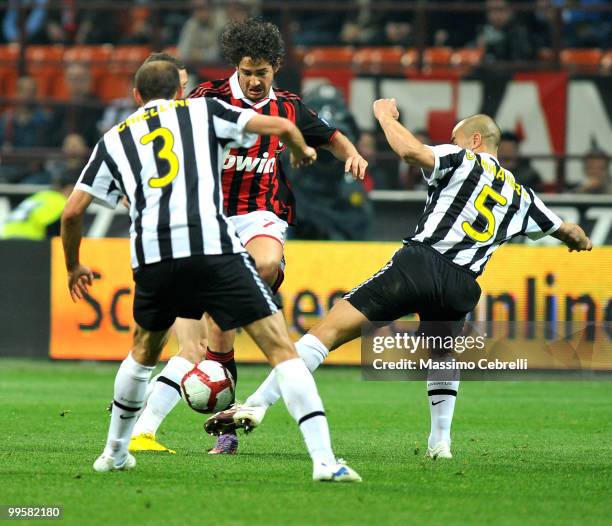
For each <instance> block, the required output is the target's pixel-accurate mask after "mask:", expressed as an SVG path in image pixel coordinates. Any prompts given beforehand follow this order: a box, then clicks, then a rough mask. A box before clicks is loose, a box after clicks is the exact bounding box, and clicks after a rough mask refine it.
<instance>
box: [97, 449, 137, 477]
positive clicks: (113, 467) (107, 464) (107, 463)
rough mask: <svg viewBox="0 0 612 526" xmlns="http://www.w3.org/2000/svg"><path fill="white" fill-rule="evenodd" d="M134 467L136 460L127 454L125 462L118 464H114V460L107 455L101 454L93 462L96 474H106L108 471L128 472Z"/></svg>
mask: <svg viewBox="0 0 612 526" xmlns="http://www.w3.org/2000/svg"><path fill="white" fill-rule="evenodd" d="M135 467H136V459H135V458H134V456H133V455H130V454H129V453H128V454H127V456H126V457H125V460H124V461H123V462H121V463H120V464H115V459H114V458H113V457H111V456H109V455H105V454H104V453H102V454H101V455H100V456H99V457H98V458H97V459H96V461H95V462H94V464H93V468H94V471H97V472H98V473H106V472H108V471H128V470H130V469H134V468H135Z"/></svg>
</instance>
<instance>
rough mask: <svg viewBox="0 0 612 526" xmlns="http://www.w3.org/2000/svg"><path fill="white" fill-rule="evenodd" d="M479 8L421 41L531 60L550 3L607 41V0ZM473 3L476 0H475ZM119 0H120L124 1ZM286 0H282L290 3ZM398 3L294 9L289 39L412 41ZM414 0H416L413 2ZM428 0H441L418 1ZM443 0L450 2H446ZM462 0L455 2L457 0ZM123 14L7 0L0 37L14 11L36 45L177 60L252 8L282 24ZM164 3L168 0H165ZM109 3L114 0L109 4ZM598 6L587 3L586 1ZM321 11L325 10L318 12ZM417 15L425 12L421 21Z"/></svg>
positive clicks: (250, 4)
mask: <svg viewBox="0 0 612 526" xmlns="http://www.w3.org/2000/svg"><path fill="white" fill-rule="evenodd" d="M480 1H481V3H482V4H483V7H484V9H483V10H482V11H452V10H447V9H446V8H445V9H444V10H435V11H431V12H430V13H429V15H428V17H427V21H426V26H425V27H426V33H427V34H426V40H427V41H426V45H427V46H451V47H470V46H471V47H484V48H485V49H486V56H487V57H488V58H489V59H497V60H528V59H531V58H534V57H535V56H536V54H537V52H538V50H540V49H542V48H546V47H550V46H551V45H552V39H553V32H554V26H555V20H554V18H555V10H554V9H552V8H553V7H560V8H562V9H561V11H560V13H561V38H562V42H561V44H562V45H563V46H564V47H572V48H574V47H599V48H604V49H605V48H609V47H612V45H611V39H612V12H611V11H600V10H599V11H598V10H597V9H596V8H597V7H598V6H602V5H606V4H609V1H608V0H535V1H534V2H533V4H534V5H535V6H536V9H535V10H519V11H514V10H513V9H510V4H511V2H509V1H508V0H480ZM476 2H478V0H476ZM122 3H125V2H122ZM291 3H292V0H287V1H286V2H284V4H286V5H290V4H291ZM386 3H389V4H393V3H395V4H397V9H395V10H393V9H392V10H380V9H375V8H374V4H375V2H374V0H334V1H333V2H332V3H331V4H332V7H333V10H332V11H326V12H325V13H324V14H322V13H321V12H319V11H316V10H307V11H302V12H300V13H297V12H296V11H295V10H294V9H292V10H291V17H292V18H291V19H292V22H291V26H292V27H291V29H292V34H293V38H294V42H293V43H294V44H297V45H303V46H329V45H334V46H336V45H342V44H344V45H354V46H403V47H409V46H413V45H415V42H416V39H417V31H418V29H419V27H418V24H417V20H415V17H416V16H417V15H416V14H415V12H414V11H412V10H407V9H406V2H404V1H402V0H390V1H387V2H386ZM418 3H419V2H416V4H418ZM422 3H423V4H427V5H433V6H435V4H437V3H439V1H438V0H427V1H425V0H422ZM443 3H444V4H445V5H448V4H449V3H452V2H443ZM455 3H456V4H457V5H460V4H461V2H455ZM133 4H134V8H133V9H131V10H130V11H129V15H127V16H118V15H119V13H121V14H122V15H123V11H118V10H117V9H112V8H111V9H108V10H87V9H76V7H75V2H74V0H61V1H56V2H50V0H10V1H9V7H8V8H6V9H4V10H3V11H4V12H2V10H1V9H0V17H1V20H2V32H1V35H0V43H9V42H17V41H19V34H20V30H19V28H20V15H19V9H18V7H20V6H21V7H25V10H23V11H22V18H23V23H24V27H25V30H26V40H27V42H29V43H32V44H65V45H72V44H80V45H84V44H104V43H112V44H153V43H155V45H157V46H158V47H164V46H175V45H177V43H178V47H179V53H180V55H181V58H182V60H185V61H188V60H198V61H202V60H208V61H215V60H218V59H219V46H218V37H219V35H220V33H221V30H222V28H223V27H224V25H225V24H226V23H227V22H228V21H229V20H235V19H241V18H245V17H247V16H251V15H262V16H264V17H265V18H266V19H268V20H270V21H272V22H276V23H278V24H282V12H281V11H279V10H274V9H270V8H266V2H264V1H261V0H226V1H214V0H192V1H191V2H181V3H180V4H181V6H180V8H176V9H172V8H166V9H162V10H161V11H154V10H151V9H150V8H149V7H148V4H149V2H148V1H147V0H134V1H133ZM166 4H168V3H167V2H166ZM109 5H111V6H112V3H109ZM585 7H586V8H595V9H594V10H587V11H585V10H584V9H583V8H585ZM323 15H324V16H323ZM421 23H422V21H421Z"/></svg>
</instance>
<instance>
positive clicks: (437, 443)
mask: <svg viewBox="0 0 612 526" xmlns="http://www.w3.org/2000/svg"><path fill="white" fill-rule="evenodd" d="M458 390H459V371H452V372H448V371H437V370H433V369H432V370H430V371H429V372H428V375H427V397H428V400H429V411H430V413H431V430H430V433H429V439H428V441H427V456H428V457H430V458H433V459H438V458H453V455H452V454H451V436H450V432H451V424H452V422H453V413H454V411H455V401H456V400H457V392H458Z"/></svg>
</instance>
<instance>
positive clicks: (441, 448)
mask: <svg viewBox="0 0 612 526" xmlns="http://www.w3.org/2000/svg"><path fill="white" fill-rule="evenodd" d="M426 455H427V456H428V457H429V458H433V459H434V460H436V459H438V458H453V455H452V454H451V450H450V444H449V443H448V442H445V441H444V440H441V441H440V442H438V443H437V444H436V445H435V446H434V447H428V448H427V453H426Z"/></svg>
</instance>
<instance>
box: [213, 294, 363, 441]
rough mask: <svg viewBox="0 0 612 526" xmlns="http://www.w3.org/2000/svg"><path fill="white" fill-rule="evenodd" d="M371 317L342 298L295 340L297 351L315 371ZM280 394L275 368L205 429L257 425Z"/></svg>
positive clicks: (219, 430)
mask: <svg viewBox="0 0 612 526" xmlns="http://www.w3.org/2000/svg"><path fill="white" fill-rule="evenodd" d="M367 321H368V320H367V318H366V317H365V316H364V315H363V314H362V313H361V312H359V311H358V310H357V309H356V308H355V307H353V306H352V305H351V304H350V303H349V302H348V301H346V300H340V301H338V302H337V303H336V304H335V305H334V306H333V308H332V309H331V310H330V311H329V313H328V314H327V316H325V317H324V318H323V319H322V320H321V321H320V322H319V323H318V324H317V325H315V326H314V327H313V328H312V329H311V331H310V332H309V333H308V334H305V335H304V336H302V337H301V338H300V339H299V340H298V341H297V342H295V348H296V351H297V353H298V355H299V356H300V358H302V360H303V361H304V363H305V364H306V367H307V368H308V370H309V371H311V372H312V371H314V370H315V369H316V368H317V367H319V365H321V364H322V363H323V361H324V360H325V358H326V357H327V355H328V354H329V352H330V351H332V350H334V349H335V348H337V347H339V346H340V345H343V344H344V343H346V342H349V341H351V340H354V339H355V338H357V337H358V336H359V333H360V331H361V326H362V325H363V324H364V323H365V322H367ZM280 396H281V391H280V388H279V385H278V381H277V378H276V375H275V374H274V371H272V372H271V373H270V374H269V375H268V377H267V378H266V379H265V380H264V381H263V382H262V384H261V385H260V386H259V387H258V388H257V390H256V391H255V392H254V393H253V394H252V395H251V396H249V397H248V398H247V400H246V401H245V403H244V404H243V405H242V406H239V407H237V408H234V409H231V410H228V411H221V412H220V413H217V414H215V415H213V416H212V417H210V418H209V419H208V420H207V422H206V424H205V430H206V431H207V432H208V433H212V434H217V433H220V432H222V430H229V429H235V428H236V427H238V428H241V427H243V428H245V429H246V430H250V429H252V428H254V427H257V426H258V425H259V424H260V423H261V421H262V420H263V418H264V416H265V414H266V411H267V409H268V407H270V406H271V405H272V404H274V403H275V402H276V401H277V400H278V399H279V398H280Z"/></svg>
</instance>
